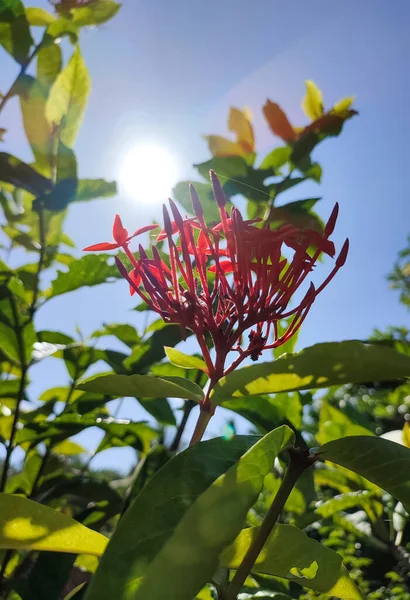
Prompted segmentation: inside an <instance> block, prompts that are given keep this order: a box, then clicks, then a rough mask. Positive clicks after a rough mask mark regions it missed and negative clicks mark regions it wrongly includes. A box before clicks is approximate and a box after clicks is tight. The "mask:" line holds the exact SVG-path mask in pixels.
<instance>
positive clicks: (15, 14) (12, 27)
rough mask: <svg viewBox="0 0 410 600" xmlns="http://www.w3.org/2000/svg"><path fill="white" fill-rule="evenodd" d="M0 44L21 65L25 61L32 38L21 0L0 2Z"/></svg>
mask: <svg viewBox="0 0 410 600" xmlns="http://www.w3.org/2000/svg"><path fill="white" fill-rule="evenodd" d="M0 44H1V45H2V46H3V48H4V49H5V50H6V51H7V52H8V53H9V54H11V56H12V57H13V58H14V59H15V60H16V61H17V62H18V63H20V64H21V65H23V64H24V63H25V62H26V61H27V58H28V55H29V52H30V47H31V46H32V44H33V39H32V37H31V33H30V27H29V24H28V22H27V19H26V14H25V9H24V5H23V3H22V2H21V0H2V2H1V4H0Z"/></svg>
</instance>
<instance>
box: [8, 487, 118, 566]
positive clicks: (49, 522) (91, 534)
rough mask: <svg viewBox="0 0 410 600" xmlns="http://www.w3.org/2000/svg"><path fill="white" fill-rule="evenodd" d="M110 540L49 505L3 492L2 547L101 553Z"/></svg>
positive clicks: (98, 554)
mask: <svg viewBox="0 0 410 600" xmlns="http://www.w3.org/2000/svg"><path fill="white" fill-rule="evenodd" d="M107 542H108V540H107V538H106V537H104V536H103V535H101V534H100V533H97V532H96V531H92V530H91V529H88V528H87V527H84V525H81V523H78V522H77V521H75V520H74V519H71V518H70V517H67V516H66V515H63V514H62V513H60V512H57V511H56V510H53V509H52V508H49V507H48V506H44V505H43V504H39V503H38V502H33V500H28V499H27V498H22V497H21V496H14V495H11V494H0V548H5V549H13V550H47V551H52V552H68V553H73V554H80V553H81V554H94V555H95V556H100V555H101V554H102V553H103V552H104V549H105V546H106V544H107Z"/></svg>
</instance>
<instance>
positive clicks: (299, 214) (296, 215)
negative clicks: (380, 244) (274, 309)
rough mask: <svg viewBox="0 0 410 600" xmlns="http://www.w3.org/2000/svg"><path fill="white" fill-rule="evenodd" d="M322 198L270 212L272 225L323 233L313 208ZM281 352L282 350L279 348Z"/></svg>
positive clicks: (311, 199)
mask: <svg viewBox="0 0 410 600" xmlns="http://www.w3.org/2000/svg"><path fill="white" fill-rule="evenodd" d="M319 200H321V198H306V200H297V201H296V202H289V203H288V204H284V205H283V206H277V207H275V208H273V209H272V210H271V212H270V215H271V220H270V222H271V223H274V222H278V223H286V224H290V225H294V226H295V227H297V228H298V229H314V230H316V231H320V232H321V231H322V230H323V227H322V221H321V220H320V219H319V217H318V216H317V215H316V214H314V213H312V212H311V211H312V208H313V206H314V205H315V204H316V202H318V201H319ZM278 350H280V348H278Z"/></svg>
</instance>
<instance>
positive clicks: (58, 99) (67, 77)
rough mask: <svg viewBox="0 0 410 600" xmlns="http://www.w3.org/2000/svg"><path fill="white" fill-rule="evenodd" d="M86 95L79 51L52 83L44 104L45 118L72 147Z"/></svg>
mask: <svg viewBox="0 0 410 600" xmlns="http://www.w3.org/2000/svg"><path fill="white" fill-rule="evenodd" d="M89 93H90V76H89V74H88V70H87V67H86V64H85V62H84V60H83V57H82V56H81V52H80V49H79V47H78V46H77V48H76V49H75V50H74V53H73V55H72V57H71V58H70V60H69V62H68V64H67V66H66V67H65V69H64V70H63V71H61V73H60V74H59V75H58V77H57V79H56V80H55V82H54V84H53V86H52V88H51V91H50V95H49V97H48V100H47V106H46V115H47V119H48V121H49V122H50V123H55V124H56V125H58V126H59V127H60V130H59V133H60V139H61V140H62V142H63V143H64V144H65V145H66V146H68V147H69V148H71V147H72V145H73V143H74V140H75V138H76V136H77V132H78V129H79V127H80V125H81V121H82V119H83V115H84V111H85V106H86V104H87V99H88V95H89Z"/></svg>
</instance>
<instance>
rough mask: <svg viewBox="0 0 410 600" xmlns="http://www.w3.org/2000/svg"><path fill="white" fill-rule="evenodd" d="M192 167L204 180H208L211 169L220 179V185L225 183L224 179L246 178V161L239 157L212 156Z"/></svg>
mask: <svg viewBox="0 0 410 600" xmlns="http://www.w3.org/2000/svg"><path fill="white" fill-rule="evenodd" d="M194 167H195V169H197V171H198V172H199V173H200V174H201V175H202V177H204V178H205V179H206V180H209V171H210V169H213V170H214V171H215V173H216V174H217V175H218V177H220V178H221V183H222V184H224V183H225V180H226V179H231V178H232V177H238V176H242V177H246V175H247V173H248V165H247V163H246V160H245V159H244V158H242V157H241V156H225V157H220V156H214V157H213V158H211V160H207V161H206V162H204V163H200V164H196V165H194Z"/></svg>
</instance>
